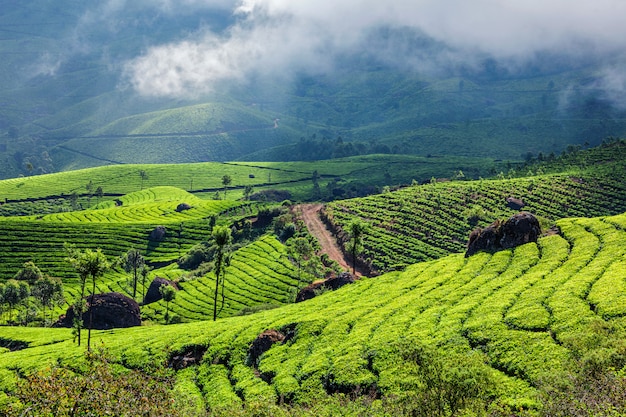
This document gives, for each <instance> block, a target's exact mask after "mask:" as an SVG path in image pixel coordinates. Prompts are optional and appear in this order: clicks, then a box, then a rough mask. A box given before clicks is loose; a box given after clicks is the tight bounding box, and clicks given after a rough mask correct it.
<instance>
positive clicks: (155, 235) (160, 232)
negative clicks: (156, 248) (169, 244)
mask: <svg viewBox="0 0 626 417" xmlns="http://www.w3.org/2000/svg"><path fill="white" fill-rule="evenodd" d="M166 234H167V229H166V228H165V226H157V227H155V228H154V229H153V230H152V232H150V237H149V238H150V240H151V241H153V242H160V241H162V240H163V239H165V235H166Z"/></svg>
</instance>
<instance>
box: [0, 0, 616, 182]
mask: <svg viewBox="0 0 626 417" xmlns="http://www.w3.org/2000/svg"><path fill="white" fill-rule="evenodd" d="M59 4H61V6H60V5H59ZM124 7H125V10H124V15H123V19H121V20H119V22H132V24H122V23H119V24H115V23H111V22H109V21H108V20H107V18H111V19H113V17H115V18H118V16H117V14H116V13H119V12H120V10H116V9H115V7H114V6H111V7H110V8H107V7H106V5H90V4H84V3H81V2H76V1H72V0H64V1H63V2H62V3H55V4H49V3H48V2H45V1H42V0H29V1H27V2H18V1H7V2H6V4H5V8H4V9H3V13H2V15H1V16H0V30H2V34H3V37H2V39H1V40H0V54H1V55H2V57H3V60H2V62H1V63H0V132H1V134H0V161H2V164H0V177H1V178H11V177H16V176H18V175H19V174H23V175H31V174H33V173H50V172H58V171H65V170H71V169H78V168H86V167H93V166H100V165H106V164H111V163H121V164H133V163H183V162H185V163H186V162H206V161H228V160H235V159H237V160H264V161H284V160H294V159H297V158H301V152H298V151H297V147H298V144H299V142H300V141H301V140H302V139H304V140H310V139H313V138H316V139H317V140H322V139H326V140H328V141H330V142H334V141H337V140H338V139H339V138H341V140H342V141H343V142H344V143H345V144H346V146H342V147H341V149H336V152H335V153H336V154H339V155H340V156H354V155H359V154H371V153H381V152H384V153H394V154H400V155H405V154H413V155H420V156H424V157H425V156H427V155H457V156H468V157H483V158H484V157H489V158H492V159H505V160H520V159H521V158H522V157H523V156H524V155H527V154H528V153H530V154H533V155H537V154H538V153H540V152H542V153H544V154H548V153H550V152H555V153H557V154H558V153H560V152H561V151H562V150H563V149H565V148H566V147H567V146H568V145H570V144H573V145H583V144H584V143H589V144H591V145H597V144H600V143H601V141H602V140H603V139H605V138H606V137H608V136H621V135H623V134H624V131H626V122H625V120H626V118H625V113H624V111H623V108H621V107H620V106H618V105H615V103H614V102H613V101H611V99H610V98H609V97H610V96H611V94H612V92H608V93H607V92H606V91H604V90H603V89H602V88H600V87H599V86H601V85H602V82H603V76H604V73H603V70H604V68H603V67H601V66H594V65H592V64H589V63H585V62H581V63H576V64H575V65H573V64H572V63H571V62H565V61H563V60H561V59H559V57H558V56H545V57H543V58H542V59H539V57H538V58H537V59H539V62H536V63H534V64H533V65H532V66H531V67H529V68H519V69H516V70H512V69H510V68H509V67H508V66H507V65H506V64H505V63H499V62H498V61H495V60H493V59H490V58H485V59H484V60H483V61H482V62H479V64H478V65H476V66H475V68H469V67H464V68H463V67H462V68H444V69H442V70H441V71H435V72H433V71H430V72H428V71H417V70H415V69H411V68H410V66H409V67H407V66H406V65H404V66H402V65H393V64H389V63H388V62H385V61H384V60H382V59H381V58H380V57H378V56H376V55H367V54H365V55H357V56H351V55H349V54H348V55H347V56H345V57H343V58H342V59H341V60H340V62H337V63H336V64H335V65H334V66H333V67H332V70H328V71H322V72H319V71H317V72H315V71H312V73H308V72H307V71H303V72H301V73H297V74H295V75H293V76H280V74H277V76H276V77H270V79H265V78H259V79H255V78H253V79H250V80H242V81H241V82H238V83H225V84H227V85H223V86H220V88H219V89H216V91H211V92H210V93H209V94H200V93H199V94H197V95H196V96H193V97H188V96H184V97H173V98H172V97H165V98H154V97H145V96H141V95H140V94H138V93H137V91H134V90H133V89H132V88H131V86H130V85H129V82H128V79H127V74H126V73H125V71H124V68H125V67H124V64H125V63H127V62H129V61H130V60H132V59H133V58H135V57H137V56H138V55H140V54H141V53H142V52H143V51H145V50H147V49H149V48H150V47H151V46H154V45H158V44H161V43H167V42H168V41H171V40H172V39H174V40H178V39H180V38H184V37H185V36H187V35H188V34H189V32H193V31H194V30H201V28H208V27H210V28H211V29H212V30H214V31H216V33H222V32H221V31H224V33H227V31H228V28H229V25H231V24H232V23H233V20H234V19H235V18H234V17H233V16H232V15H231V14H229V13H228V12H227V11H225V10H224V9H220V8H219V7H213V8H210V7H209V8H207V9H201V10H194V12H193V13H192V12H189V13H185V12H184V11H183V10H182V9H181V10H177V12H176V13H172V11H171V10H170V11H169V12H167V11H165V12H164V11H162V10H159V8H160V7H159V5H152V6H150V5H146V4H143V3H142V4H138V5H134V6H131V5H130V4H125V6H124ZM396 35H402V37H406V42H408V43H409V44H410V45H411V48H410V51H411V52H413V53H415V54H417V56H422V57H423V58H425V59H428V58H432V57H436V56H437V55H438V54H439V53H441V52H442V50H443V51H446V48H447V46H446V45H442V44H439V43H437V42H434V41H433V40H432V39H424V38H423V36H420V35H417V34H410V33H408V32H402V33H400V34H393V33H387V34H386V35H385V33H384V31H383V33H381V34H380V39H372V42H374V43H377V42H378V41H385V40H389V39H388V38H386V37H385V36H390V37H393V36H396ZM420 48H422V49H424V50H423V51H422V50H421V49H420ZM420 54H422V55H420ZM348 144H350V146H348ZM331 156H332V153H331ZM312 157H313V156H312V154H309V155H307V159H308V158H312ZM325 158H326V157H325ZM318 159H319V158H318Z"/></svg>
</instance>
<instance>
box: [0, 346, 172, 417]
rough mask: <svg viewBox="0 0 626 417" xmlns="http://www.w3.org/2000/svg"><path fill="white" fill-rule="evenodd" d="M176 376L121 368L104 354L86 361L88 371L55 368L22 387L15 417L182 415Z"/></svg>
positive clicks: (11, 410) (8, 410)
mask: <svg viewBox="0 0 626 417" xmlns="http://www.w3.org/2000/svg"><path fill="white" fill-rule="evenodd" d="M172 388H173V377H172V375H171V374H169V373H168V372H166V371H165V370H163V369H160V370H156V371H153V372H151V373H146V372H142V371H136V370H132V371H129V370H127V369H124V368H122V369H120V368H119V367H116V366H114V364H112V363H111V361H110V358H109V357H108V355H107V353H106V351H105V350H104V349H99V350H97V351H95V352H93V353H91V354H89V353H88V354H87V356H86V366H85V367H84V368H83V369H71V368H69V367H63V366H54V367H52V368H49V369H45V370H42V371H39V372H36V373H34V374H32V375H30V376H28V377H26V378H25V379H22V380H20V381H19V382H18V384H17V389H16V392H15V394H14V397H13V398H14V401H13V402H12V403H10V404H9V405H8V406H6V407H5V409H4V410H0V411H3V412H4V414H3V415H6V416H7V417H12V416H47V415H50V416H52V415H53V416H57V417H60V416H74V415H80V416H83V415H84V416H87V415H98V416H101V415H116V416H137V415H141V416H162V415H168V416H179V415H181V414H180V413H179V408H180V407H179V405H178V404H177V403H176V401H175V400H174V398H173V397H172V393H171V391H172Z"/></svg>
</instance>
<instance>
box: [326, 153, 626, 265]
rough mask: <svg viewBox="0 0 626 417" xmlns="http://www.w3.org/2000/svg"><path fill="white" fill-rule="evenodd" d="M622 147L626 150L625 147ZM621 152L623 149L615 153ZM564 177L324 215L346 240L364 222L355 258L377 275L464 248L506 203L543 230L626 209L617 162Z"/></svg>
mask: <svg viewBox="0 0 626 417" xmlns="http://www.w3.org/2000/svg"><path fill="white" fill-rule="evenodd" d="M624 148H625V149H626V147H624ZM621 152H623V150H622V151H621ZM603 155H604V156H603V158H605V159H602V158H600V157H599V156H598V157H597V159H598V160H603V161H605V162H604V163H603V164H600V165H598V166H594V167H593V168H587V169H586V170H583V171H581V170H575V171H572V172H570V173H561V174H550V175H543V176H541V177H528V178H517V179H512V180H479V181H462V182H442V183H436V182H435V183H432V184H426V185H422V186H411V187H407V188H404V189H401V190H398V191H396V192H393V193H386V194H380V195H376V196H370V197H365V198H358V199H350V200H342V201H336V202H332V203H329V204H328V205H327V207H326V213H327V217H328V219H329V221H330V222H331V223H332V224H333V225H334V228H335V229H336V230H338V231H339V232H341V231H343V233H346V234H349V229H348V227H349V225H350V223H351V222H352V221H353V220H354V219H355V217H356V218H361V219H367V221H368V222H369V223H370V228H369V229H368V230H367V231H366V232H365V234H364V242H365V244H364V246H363V252H362V255H361V257H362V258H363V259H364V260H365V261H366V262H368V263H369V264H370V265H371V267H372V268H373V269H374V270H375V271H376V270H377V271H386V270H390V269H392V268H394V267H395V265H397V264H401V265H402V264H404V265H409V264H412V263H415V262H418V261H422V260H428V259H435V258H438V257H440V256H443V255H445V254H448V253H454V252H460V251H463V250H464V249H465V246H466V242H467V237H468V235H469V233H470V232H471V230H472V229H473V228H474V227H475V226H480V227H484V226H486V225H488V224H490V223H491V222H492V221H494V220H495V219H498V218H508V217H510V216H511V215H512V214H513V213H515V211H514V210H512V209H510V208H508V207H507V206H506V201H505V199H506V198H507V197H511V196H514V197H517V198H521V199H522V200H523V201H524V203H525V204H526V206H525V207H524V208H523V210H526V211H530V212H531V213H533V214H534V215H536V216H538V217H539V218H540V219H541V221H542V228H544V230H547V229H549V226H551V225H552V224H553V223H554V221H556V220H557V219H559V218H565V217H575V216H577V217H593V216H600V215H613V214H618V213H622V212H624V211H626V189H625V188H624V187H623V185H622V184H621V174H620V173H626V169H625V167H624V166H623V164H622V163H621V162H620V161H621V160H620V159H617V160H615V161H613V162H610V160H608V161H607V159H606V158H609V153H607V154H603Z"/></svg>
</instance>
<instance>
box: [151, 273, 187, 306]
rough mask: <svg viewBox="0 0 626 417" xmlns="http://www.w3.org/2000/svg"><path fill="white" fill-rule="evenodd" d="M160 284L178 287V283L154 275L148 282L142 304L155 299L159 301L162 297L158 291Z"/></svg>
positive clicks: (152, 301)
mask: <svg viewBox="0 0 626 417" xmlns="http://www.w3.org/2000/svg"><path fill="white" fill-rule="evenodd" d="M161 285H170V286H172V287H174V289H176V290H178V289H179V288H178V285H176V283H175V282H172V281H170V280H168V279H165V278H161V277H156V278H154V279H153V280H152V282H151V283H150V286H149V287H148V291H147V292H146V296H145V297H144V299H143V304H144V305H146V304H150V303H154V302H155V301H159V300H160V299H161V298H163V296H162V295H161V291H159V289H160V288H161Z"/></svg>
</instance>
